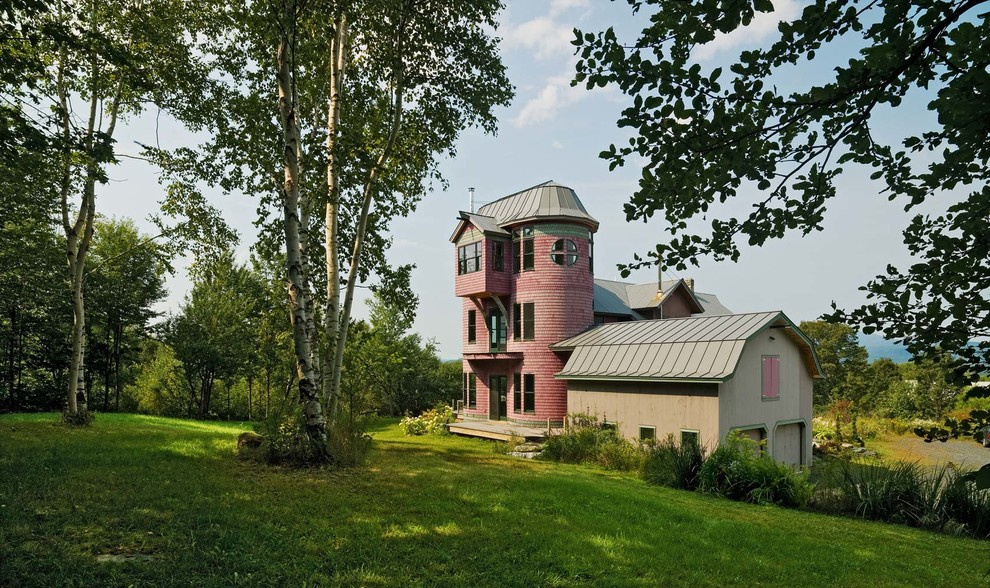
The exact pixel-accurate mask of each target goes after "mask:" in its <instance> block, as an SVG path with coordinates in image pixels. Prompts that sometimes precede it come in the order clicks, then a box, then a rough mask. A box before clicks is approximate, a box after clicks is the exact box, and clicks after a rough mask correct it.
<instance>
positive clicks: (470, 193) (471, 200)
mask: <svg viewBox="0 0 990 588" xmlns="http://www.w3.org/2000/svg"><path fill="white" fill-rule="evenodd" d="M468 206H469V207H470V208H471V214H474V188H468Z"/></svg>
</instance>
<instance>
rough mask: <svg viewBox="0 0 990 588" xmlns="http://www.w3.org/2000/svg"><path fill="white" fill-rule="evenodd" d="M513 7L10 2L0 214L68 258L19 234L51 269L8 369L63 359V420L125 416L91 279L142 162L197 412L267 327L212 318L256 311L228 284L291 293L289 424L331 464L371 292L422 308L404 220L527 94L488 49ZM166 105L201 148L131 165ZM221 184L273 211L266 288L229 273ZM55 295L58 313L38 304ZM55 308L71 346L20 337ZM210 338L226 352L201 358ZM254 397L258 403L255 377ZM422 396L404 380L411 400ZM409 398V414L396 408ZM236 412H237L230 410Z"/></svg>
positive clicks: (267, 224)
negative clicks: (174, 263)
mask: <svg viewBox="0 0 990 588" xmlns="http://www.w3.org/2000/svg"><path fill="white" fill-rule="evenodd" d="M501 8H502V4H501V2H499V1H498V0H459V1H458V2H446V1H441V0H415V1H410V0H374V1H372V2H367V1H362V2H355V1H348V0H341V1H335V2H315V1H311V0H277V1H273V2H250V1H248V2H234V3H225V4H223V5H217V4H216V3H209V2H200V1H194V2H189V1H185V0H142V1H140V2H136V1H133V0H111V1H109V2H85V1H74V0H59V1H56V2H42V1H40V0H15V1H14V2H12V3H9V4H8V6H7V7H5V8H4V16H5V19H4V22H3V24H2V25H0V27H2V32H3V45H2V51H0V71H3V72H4V73H3V75H2V76H0V92H2V95H3V97H4V100H3V104H2V106H0V153H2V166H3V170H2V171H0V174H2V175H3V178H4V179H5V180H9V182H5V185H4V187H5V194H4V198H5V199H9V200H11V201H13V202H15V203H16V206H18V207H20V208H21V209H24V210H21V211H20V212H19V213H14V214H13V215H12V216H11V218H12V219H13V220H11V221H9V222H12V223H14V224H16V223H20V222H25V223H27V220H26V219H28V218H32V219H35V220H36V225H30V224H26V225H25V227H23V230H24V231H30V230H36V229H37V230H39V231H40V230H42V228H41V225H45V226H44V231H43V232H44V236H45V238H48V239H51V240H53V246H54V248H53V249H51V250H50V251H49V250H48V249H46V250H45V252H46V253H51V255H53V256H54V257H52V258H51V259H42V258H40V257H39V255H38V252H36V251H33V250H32V249H31V246H32V245H33V243H34V237H36V236H25V237H24V238H25V239H29V240H28V241H24V240H22V241H21V242H20V248H18V247H17V246H16V243H13V242H14V241H15V239H16V237H15V236H13V235H12V236H11V239H10V240H11V243H12V246H11V249H10V251H11V253H10V259H9V260H8V261H9V262H10V264H11V266H12V267H13V266H15V265H17V264H18V263H20V264H22V266H23V267H22V266H18V267H22V269H25V271H30V270H37V271H38V273H37V275H39V276H40V275H41V274H42V273H43V272H44V271H51V272H53V273H52V274H51V276H49V277H51V278H52V279H45V278H39V279H38V281H37V284H35V283H32V285H33V286H37V287H36V288H32V289H25V290H24V291H22V292H20V294H19V295H20V297H21V298H22V299H24V302H23V304H25V305H26V306H25V307H24V308H23V309H22V308H21V307H19V306H18V307H17V308H14V309H13V310H10V309H8V310H9V311H10V313H8V314H9V316H11V317H13V319H12V320H10V321H9V326H8V327H6V328H7V330H8V331H10V332H11V333H12V334H11V335H10V337H8V338H9V339H10V340H11V341H14V342H13V343H11V344H10V345H9V347H10V348H11V349H14V351H13V353H14V354H15V355H16V354H18V353H24V354H27V353H29V352H30V353H32V354H33V355H32V357H33V358H36V359H37V360H38V361H50V362H54V364H55V365H53V366H51V369H49V370H48V372H47V373H46V375H45V377H46V378H47V382H46V383H45V384H41V383H37V384H36V383H34V382H32V383H31V386H34V387H36V388H37V389H41V388H42V387H44V388H45V389H46V390H47V392H46V393H47V394H51V393H52V392H51V391H53V390H55V389H58V388H61V389H63V391H64V398H65V402H64V407H65V411H66V419H67V420H69V421H72V420H80V421H85V419H86V415H87V413H88V410H89V408H90V407H91V405H93V406H96V404H98V403H99V401H100V400H106V402H105V404H106V405H107V406H109V404H110V397H111V396H112V397H113V405H114V406H115V407H116V405H117V402H118V401H117V398H118V396H120V397H121V399H120V403H121V404H123V403H124V400H125V398H124V396H125V394H124V390H126V387H121V385H120V383H119V382H120V381H121V380H122V379H123V377H124V375H125V372H126V370H125V369H124V367H125V363H126V361H125V360H124V359H123V355H121V356H120V357H117V358H116V359H110V360H107V359H106V358H104V357H103V355H101V353H103V354H109V355H114V354H117V353H118V352H117V351H116V350H117V349H121V350H125V349H126V348H127V345H126V342H125V340H124V339H125V338H126V336H128V333H126V329H124V330H123V331H121V330H120V329H118V330H117V331H114V330H113V329H114V325H113V324H111V323H112V322H113V320H115V319H104V317H102V316H98V313H99V312H100V311H99V310H95V309H96V308H97V306H95V303H96V302H97V298H96V297H97V296H98V294H97V293H96V292H95V290H94V288H95V286H94V284H95V283H96V277H95V276H96V274H95V273H94V274H93V276H90V275H89V273H88V272H90V271H93V270H92V268H93V267H94V265H93V263H92V262H93V261H94V260H97V259H98V255H97V253H98V252H97V250H96V247H97V241H96V239H97V238H96V236H95V235H96V230H97V227H98V224H99V221H100V211H99V209H98V207H97V201H98V197H97V196H98V194H99V192H100V190H101V186H102V185H103V184H104V183H105V182H106V181H107V179H108V169H110V168H111V167H112V166H113V165H114V164H115V163H116V162H118V161H119V160H120V158H121V157H125V156H127V157H138V158H141V159H144V160H147V161H149V162H150V163H152V164H153V165H155V166H156V167H157V169H158V170H159V172H160V177H161V180H160V181H161V183H162V184H163V186H164V188H165V194H166V196H165V198H164V199H163V200H162V202H161V203H160V204H161V214H160V215H158V216H157V217H156V219H155V221H156V223H157V224H158V227H159V230H160V235H161V236H162V237H163V241H164V243H165V244H164V245H162V250H163V251H164V252H166V253H169V254H171V255H177V254H180V253H182V254H187V255H191V256H193V257H194V258H195V259H196V260H197V262H196V263H195V264H194V272H195V273H194V278H195V280H196V285H195V286H194V290H193V292H192V293H190V297H189V299H188V300H187V301H186V305H185V306H184V308H183V311H182V313H180V315H179V316H177V317H174V319H170V320H169V321H168V322H167V325H166V327H164V330H163V331H162V332H161V333H158V335H159V341H160V342H161V343H162V344H164V345H168V347H169V348H170V349H171V351H172V352H173V353H175V354H176V359H177V360H178V361H179V362H181V364H182V366H183V374H184V376H183V378H184V380H185V384H186V387H187V388H188V389H189V400H188V406H187V410H188V411H189V412H195V414H196V415H198V416H204V417H205V416H207V415H208V414H210V412H211V410H213V407H215V406H216V404H215V400H217V398H216V395H217V394H222V395H226V394H228V393H229V392H230V391H231V390H233V384H234V380H235V379H236V378H237V377H241V378H243V366H244V365H247V364H253V361H252V359H251V358H249V357H248V356H249V355H250V354H249V352H250V351H252V350H253V351H257V349H254V348H253V347H252V346H250V345H245V341H246V339H244V337H243V334H244V333H243V332H241V331H242V330H244V329H248V330H251V329H253V328H254V327H253V326H252V317H253V315H250V314H247V315H245V314H242V315H241V320H239V321H238V323H246V324H237V325H232V324H230V323H228V322H224V321H219V320H217V319H216V317H215V316H214V315H213V314H212V313H213V312H221V311H222V312H230V313H251V312H255V311H256V310H257V306H255V302H256V298H257V297H256V296H249V295H248V296H247V297H243V296H240V297H235V298H224V297H222V296H220V295H219V294H218V293H217V290H216V288H218V287H219V285H220V284H221V283H227V282H229V283H231V284H235V283H236V284H237V286H238V287H244V288H248V289H249V290H250V289H253V288H256V287H257V286H258V284H259V283H260V284H266V285H268V284H269V283H272V282H277V283H278V284H279V287H280V288H281V289H282V290H283V291H284V292H287V295H286V296H275V297H273V298H272V299H270V301H271V302H275V301H277V302H278V303H279V304H281V305H283V307H284V310H285V311H286V312H285V313H283V314H282V318H283V319H285V320H286V321H287V324H288V325H289V327H290V328H289V331H288V333H289V335H288V337H287V338H278V337H276V339H278V340H279V342H280V343H281V344H285V345H286V346H288V348H289V349H290V350H291V358H292V362H291V365H292V366H293V367H292V369H291V372H292V374H293V376H292V380H293V384H292V386H293V391H292V392H291V396H293V398H295V399H296V401H297V403H298V406H299V410H300V411H301V414H300V415H299V419H298V422H296V423H295V426H298V427H300V428H301V429H302V430H304V431H305V432H306V435H307V436H308V438H309V440H310V442H311V444H312V447H313V449H314V455H315V456H316V457H317V458H319V459H323V460H327V459H331V458H332V456H330V455H329V451H328V449H327V447H326V444H327V440H328V430H329V429H330V428H332V427H333V426H334V422H335V420H336V419H337V417H338V415H339V413H340V411H341V410H342V407H343V405H344V402H342V398H343V396H344V395H345V394H348V398H347V404H348V406H349V407H350V408H351V409H356V407H357V404H356V403H357V399H358V398H359V397H360V395H359V394H357V393H355V392H352V391H350V390H348V389H346V385H348V384H346V383H345V382H344V379H343V376H344V371H345V363H346V362H347V361H349V359H348V357H347V353H348V341H349V338H350V335H351V334H352V333H351V329H352V328H357V327H356V326H355V323H354V321H352V320H351V315H352V306H353V301H354V291H355V288H356V287H357V286H358V285H359V284H361V285H371V286H372V287H374V288H375V291H376V293H377V295H378V297H379V299H380V303H381V304H385V305H388V304H392V303H395V302H397V301H405V300H409V299H410V296H409V275H410V271H411V269H412V268H411V267H393V266H392V265H390V264H389V263H388V261H387V257H386V252H387V251H388V248H389V245H390V242H391V241H390V238H389V235H388V226H389V223H390V222H391V221H392V220H393V219H395V218H397V217H401V216H405V215H408V214H409V213H410V212H411V211H413V210H414V209H415V207H416V204H417V202H419V200H420V199H421V198H422V197H424V196H425V195H426V194H427V193H428V192H429V191H430V190H431V189H432V188H433V187H435V186H438V185H439V186H442V185H443V184H444V179H443V178H442V176H441V175H440V173H439V170H438V162H439V161H440V159H441V158H442V157H446V156H449V155H453V154H454V151H455V149H454V147H455V143H456V139H457V137H458V136H459V134H460V133H461V132H462V131H463V130H465V129H467V128H469V127H478V128H480V129H482V130H483V131H484V132H487V133H493V132H494V131H495V130H496V122H497V121H496V118H495V115H494V109H495V108H496V107H498V106H505V105H507V104H508V102H509V100H510V98H511V97H512V94H513V88H512V85H511V84H510V83H509V81H508V79H507V78H506V75H505V67H504V65H503V64H502V62H501V59H500V56H499V54H498V50H497V38H496V37H495V36H494V31H495V30H496V29H497V27H498V21H497V14H498V11H499V10H500V9H501ZM151 110H159V111H161V112H165V113H167V114H168V115H169V116H171V117H172V118H173V119H175V120H176V121H178V122H179V123H180V124H182V125H184V126H185V127H186V128H187V129H189V130H190V131H193V132H194V133H196V136H197V137H198V138H201V139H202V140H201V141H200V142H199V143H197V144H192V145H170V144H166V145H162V144H160V143H158V142H157V141H156V144H155V145H141V146H139V148H138V149H139V150H138V152H137V153H134V152H127V150H126V149H125V148H123V147H122V145H121V143H120V141H119V139H120V136H119V135H120V129H121V128H122V126H123V125H124V124H126V123H127V122H128V121H129V120H133V119H134V118H135V117H138V116H140V115H141V114H142V113H145V112H149V111H151ZM197 140H199V139H197ZM210 190H212V191H220V192H223V193H233V194H238V195H241V196H247V197H250V198H253V199H254V201H255V202H256V203H257V209H258V218H257V225H258V226H259V227H260V228H261V236H260V237H259V240H258V242H257V243H255V244H254V246H253V251H254V252H255V253H256V254H257V256H258V257H259V259H264V260H265V261H264V264H265V268H266V269H265V270H264V271H260V270H258V271H260V274H261V275H262V276H266V277H265V278H263V279H260V280H259V279H256V278H257V276H255V277H251V276H252V274H251V272H252V271H256V270H257V268H254V267H252V268H250V270H248V269H247V268H242V267H239V266H237V264H234V263H233V262H232V261H231V260H230V259H229V257H230V255H229V249H230V247H231V242H232V240H233V238H234V235H233V234H232V231H230V229H229V228H228V227H227V226H226V224H225V223H224V220H223V218H222V215H221V214H220V213H219V211H217V210H216V209H215V208H214V207H213V206H212V205H211V204H210V202H209V199H208V198H206V196H205V195H204V193H205V192H207V191H210ZM39 199H40V200H42V201H43V202H44V205H43V206H41V207H40V208H39V207H37V206H36V204H37V203H38V201H39ZM28 208H31V209H32V210H30V211H28V210H26V209H28ZM22 219H24V220H22ZM7 223H8V221H7V220H6V219H5V221H4V226H5V230H4V232H5V233H6V232H7V229H6V226H7ZM39 238H40V237H39ZM151 239H152V240H153V239H154V238H153V237H152V238H151ZM18 257H20V259H18ZM59 258H61V263H59V261H58V260H59ZM207 260H209V261H207ZM60 265H61V270H60V271H59V270H57V269H56V268H58V267H59V266H60ZM108 269H109V268H108ZM97 273H98V272H97ZM57 274H61V277H59V278H58V279H55V276H56V275H57ZM255 282H258V283H255ZM127 287H130V286H127ZM45 289H50V290H51V292H47V291H43V290H45ZM49 294H50V295H51V296H52V297H54V298H55V299H60V300H61V302H62V303H63V304H61V305H58V304H47V303H46V302H44V301H43V300H42V297H43V296H46V295H49ZM19 304H20V302H19ZM28 307H30V309H29V308H28ZM41 309H60V310H59V312H61V313H62V315H61V318H60V319H56V320H54V321H48V320H47V318H46V320H45V321H44V322H45V324H49V323H50V324H51V326H52V328H54V329H56V330H58V332H59V333H61V334H62V336H63V337H64V339H59V338H58V337H41V336H39V335H32V336H31V337H30V338H31V339H32V340H31V341H28V340H27V338H25V339H24V342H23V344H21V343H18V341H19V340H18V339H17V337H18V336H20V335H18V333H21V332H22V331H18V329H22V325H23V329H26V328H27V323H24V322H19V321H21V316H20V314H17V313H20V312H21V311H22V310H23V311H24V312H25V313H27V312H28V311H29V310H30V312H33V313H34V314H35V315H39V316H40V315H47V314H48V313H46V311H44V310H41ZM403 312H407V311H403ZM11 313H13V314H11ZM27 316H28V315H27V314H25V317H27ZM31 317H32V318H31V320H35V317H34V315H31ZM25 320H27V319H25ZM38 320H40V319H38ZM138 323H140V321H138ZM23 329H22V330H23ZM105 329H109V332H104V330H105ZM368 332H369V333H374V332H375V328H374V327H369V328H368ZM32 333H40V331H37V330H36V331H32ZM356 333H361V334H363V331H356ZM207 334H209V335H210V336H213V337H215V338H216V340H218V341H219V340H223V341H226V345H227V347H226V348H224V349H223V350H220V351H217V348H214V347H211V346H210V345H207V344H205V343H203V341H205V340H206V339H207V338H208V337H207ZM392 335H393V336H396V334H395V333H392ZM376 336H377V335H376ZM403 336H405V335H403ZM372 339H374V337H373V338H372ZM400 339H401V337H400ZM56 340H58V341H61V343H60V345H61V346H62V347H61V348H60V349H53V350H50V352H48V353H46V352H43V351H39V350H35V349H33V348H32V349H30V350H29V346H28V343H31V345H35V344H37V345H42V344H47V343H46V342H48V341H56ZM418 346H419V348H420V351H422V350H423V349H426V348H429V347H430V346H429V345H426V346H423V345H422V344H420V345H418ZM103 347H106V349H103ZM153 347H154V345H149V346H148V348H149V349H150V348H153ZM242 348H245V349H242ZM248 348H250V349H248ZM369 348H370V347H369ZM410 349H411V347H410ZM108 350H109V351H108ZM120 353H121V354H123V353H124V351H120ZM25 357H26V356H25ZM183 357H185V360H183V359H182V358H183ZM8 363H9V364H11V365H13V364H18V361H17V360H16V359H15V360H10V358H9V357H8ZM165 363H167V361H166V360H165V359H162V360H161V361H160V362H159V364H161V365H164V364H165ZM359 363H360V362H358V364H359ZM427 363H430V362H427ZM358 364H355V365H358ZM18 365H21V364H18ZM8 371H9V372H10V373H13V371H11V370H8ZM14 371H16V370H14ZM40 373H42V372H40V371H38V370H34V369H31V370H26V369H25V370H22V371H21V375H22V377H23V376H28V375H30V377H31V378H34V377H38V376H37V374H40ZM17 377H18V376H17V374H14V375H13V376H11V375H9V374H8V384H9V381H10V378H14V381H15V384H14V386H13V387H9V390H10V391H14V390H15V389H16V390H18V392H17V394H19V391H20V390H21V388H18V386H23V385H24V384H25V380H24V379H22V380H20V382H19V384H18V381H17ZM114 378H116V380H115V379H114ZM247 384H248V395H249V396H251V397H252V402H249V403H248V404H249V408H250V405H251V404H252V403H253V386H254V381H253V379H252V378H250V377H249V378H248V380H247ZM94 385H95V386H96V388H93V387H92V386H94ZM381 385H382V386H385V387H392V388H394V387H395V386H396V385H398V384H396V383H395V382H390V383H382V384H381ZM100 386H102V388H100ZM419 388H420V386H419V385H412V386H411V387H410V386H407V385H406V384H405V383H402V384H401V390H404V391H406V392H409V391H410V390H411V391H414V392H415V391H418V390H419ZM32 389H34V388H32ZM97 389H99V390H100V391H101V392H102V393H103V394H102V397H100V398H99V399H98V398H97V397H96V395H95V394H94V393H95V392H96V391H97ZM111 389H112V393H111ZM266 392H267V390H266ZM11 393H13V392H8V397H9V398H14V396H11ZM416 393H418V392H416ZM34 397H35V396H32V398H34ZM16 398H17V400H16V402H17V403H20V402H21V396H16ZM52 400H53V399H52ZM8 402H14V400H9V401H8ZM403 403H404V401H399V400H396V399H394V398H393V400H392V401H390V402H389V404H388V406H389V407H390V408H389V410H398V409H400V408H402V407H403V406H404V405H403ZM43 404H45V405H46V406H52V405H53V401H47V402H45V403H43ZM228 404H229V406H230V411H229V412H232V411H233V407H234V401H233V398H232V397H231V399H230V402H229V403H228ZM18 405H19V404H18ZM194 405H195V406H194ZM252 412H253V411H252Z"/></svg>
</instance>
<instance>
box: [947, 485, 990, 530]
mask: <svg viewBox="0 0 990 588" xmlns="http://www.w3.org/2000/svg"><path fill="white" fill-rule="evenodd" d="M964 473H965V472H962V471H960V470H957V469H953V470H952V476H951V478H950V480H949V481H948V483H947V484H946V486H945V497H944V504H945V512H946V516H947V518H948V519H949V520H951V521H955V522H957V523H959V524H960V525H962V527H963V530H964V531H965V532H967V533H969V534H970V535H973V536H974V537H979V538H981V539H990V489H984V490H978V489H977V488H976V483H975V482H972V481H966V480H963V479H961V478H962V476H963V475H964Z"/></svg>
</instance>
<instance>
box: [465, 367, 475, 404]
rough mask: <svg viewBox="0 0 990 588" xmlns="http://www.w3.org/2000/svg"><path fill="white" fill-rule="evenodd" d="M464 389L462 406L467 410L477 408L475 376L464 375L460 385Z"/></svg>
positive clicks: (466, 373) (467, 373)
mask: <svg viewBox="0 0 990 588" xmlns="http://www.w3.org/2000/svg"><path fill="white" fill-rule="evenodd" d="M462 387H463V388H464V405H465V406H467V407H468V408H475V407H477V406H478V380H477V376H475V375H474V374H472V373H469V372H465V373H464V382H463V384H462Z"/></svg>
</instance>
